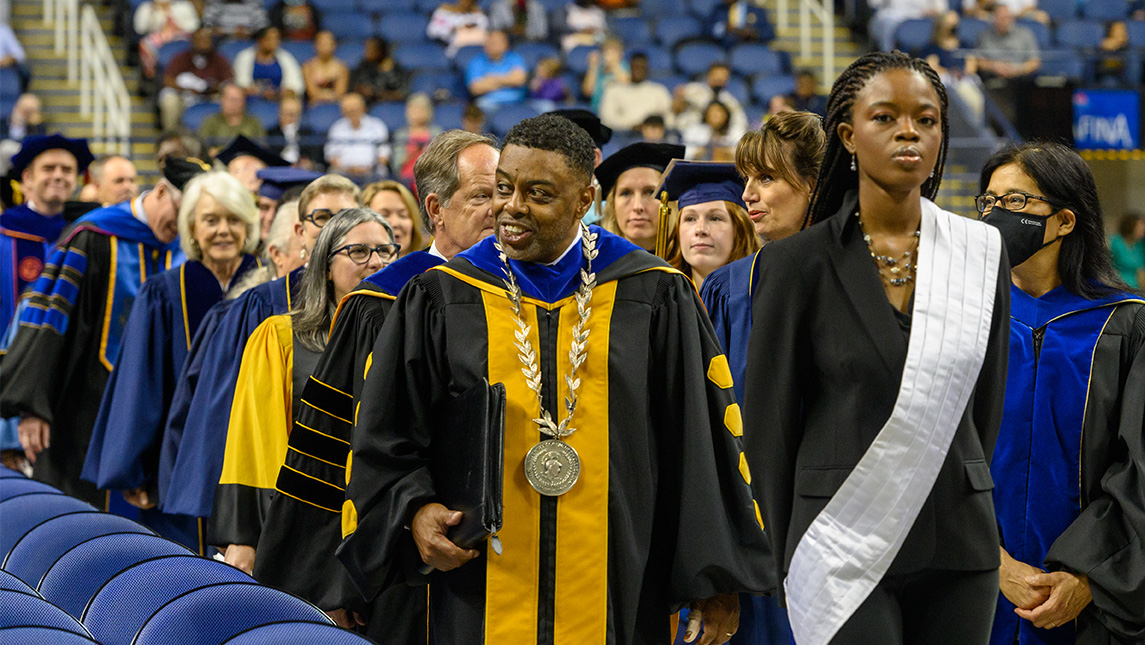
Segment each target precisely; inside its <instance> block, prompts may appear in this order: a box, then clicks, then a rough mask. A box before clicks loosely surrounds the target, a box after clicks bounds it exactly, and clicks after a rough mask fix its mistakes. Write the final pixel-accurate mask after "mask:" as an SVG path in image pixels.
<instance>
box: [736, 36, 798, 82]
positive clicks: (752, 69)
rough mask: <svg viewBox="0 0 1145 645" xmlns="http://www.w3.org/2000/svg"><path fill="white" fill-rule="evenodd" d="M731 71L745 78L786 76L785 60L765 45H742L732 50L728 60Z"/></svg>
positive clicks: (781, 54)
mask: <svg viewBox="0 0 1145 645" xmlns="http://www.w3.org/2000/svg"><path fill="white" fill-rule="evenodd" d="M728 64H729V66H730V67H731V70H732V71H733V72H735V73H736V74H739V75H741V76H745V77H753V76H756V75H759V74H762V75H764V76H778V75H780V74H786V73H787V70H788V65H787V59H786V57H785V56H784V55H783V53H781V52H777V51H772V50H770V49H768V47H767V45H760V44H758V43H744V44H742V45H736V46H735V47H733V48H732V50H731V53H730V56H729V58H728Z"/></svg>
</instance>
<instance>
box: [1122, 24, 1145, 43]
mask: <svg viewBox="0 0 1145 645" xmlns="http://www.w3.org/2000/svg"><path fill="white" fill-rule="evenodd" d="M1125 27H1126V28H1127V29H1128V31H1129V46H1130V47H1136V48H1139V49H1140V48H1145V20H1127V21H1126V22H1125Z"/></svg>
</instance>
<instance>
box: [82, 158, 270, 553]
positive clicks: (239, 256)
mask: <svg viewBox="0 0 1145 645" xmlns="http://www.w3.org/2000/svg"><path fill="white" fill-rule="evenodd" d="M177 225H178V228H179V234H180V245H181V246H182V248H183V252H184V253H185V254H186V256H187V262H186V263H185V264H183V265H182V266H179V267H177V268H174V269H170V270H168V271H165V272H163V273H159V274H157V275H155V276H152V277H150V278H148V280H147V282H146V283H144V285H143V287H142V288H141V289H140V291H139V296H138V297H137V298H136V300H135V303H134V304H133V305H132V307H131V314H130V316H129V318H128V320H127V325H126V327H125V328H124V338H130V339H132V342H130V343H123V344H122V346H121V348H120V355H119V358H118V360H117V362H116V369H115V370H114V371H113V372H112V373H111V376H110V378H109V380H108V383H107V389H105V390H104V394H103V401H102V403H101V405H100V409H99V416H98V417H97V418H96V423H95V426H94V427H93V429H92V438H91V443H90V444H89V445H88V452H87V458H86V461H85V463H84V470H83V478H84V479H86V480H88V481H91V482H93V483H95V484H96V485H97V486H99V488H101V489H106V490H120V491H123V495H124V498H125V499H126V500H127V501H128V502H129V503H131V504H133V505H134V506H137V507H139V508H140V509H142V510H141V513H140V520H141V521H142V522H143V523H144V524H146V525H147V526H149V527H151V528H152V529H154V530H155V531H156V532H157V533H159V534H160V535H162V536H164V537H167V538H170V539H172V540H175V541H178V542H181V543H182V544H184V545H186V546H187V547H189V548H191V549H194V550H196V551H198V552H200V553H202V552H203V549H204V548H205V545H203V544H202V543H201V542H202V531H201V529H202V526H201V525H200V521H201V520H200V519H199V518H193V517H189V516H185V515H171V514H167V513H162V512H160V511H159V510H158V509H156V508H155V507H156V504H157V503H158V502H159V500H160V498H162V497H163V495H164V493H165V491H163V490H160V488H159V478H158V470H159V453H160V451H159V447H160V445H161V443H162V439H163V430H164V426H165V422H166V420H167V413H168V411H169V408H170V406H171V401H172V398H173V397H174V393H175V387H176V384H177V381H178V379H177V378H176V377H177V376H178V375H179V374H180V372H181V371H182V369H183V364H184V363H185V362H186V359H187V355H188V352H189V350H190V347H191V339H192V338H194V336H195V332H196V330H197V329H198V327H199V324H200V323H201V322H202V320H203V317H204V316H205V315H206V313H207V310H208V309H210V308H211V307H212V306H213V305H214V304H215V303H217V302H219V301H220V300H222V298H223V294H225V293H226V291H227V289H229V288H230V286H231V285H232V284H233V283H235V282H236V281H238V280H239V279H240V278H241V277H242V276H243V275H244V274H246V273H247V272H248V271H249V270H251V269H253V268H255V267H257V266H259V264H260V262H259V260H258V259H257V258H256V257H255V256H254V255H252V254H251V252H252V251H253V250H254V248H255V246H257V245H258V232H259V229H258V209H257V207H256V206H255V203H254V198H253V197H252V196H251V194H250V191H247V190H245V189H244V188H243V186H242V184H241V183H239V181H238V180H237V179H235V178H234V177H231V176H230V175H228V174H227V173H225V172H208V173H203V174H201V175H198V176H197V177H195V178H194V179H192V180H191V182H190V183H189V184H187V187H186V189H185V190H184V192H183V201H182V204H181V206H180V208H179V216H178V221H177Z"/></svg>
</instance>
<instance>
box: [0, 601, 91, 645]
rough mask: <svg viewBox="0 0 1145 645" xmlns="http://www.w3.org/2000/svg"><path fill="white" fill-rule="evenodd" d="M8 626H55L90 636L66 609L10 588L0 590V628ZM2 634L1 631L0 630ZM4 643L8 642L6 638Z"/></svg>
mask: <svg viewBox="0 0 1145 645" xmlns="http://www.w3.org/2000/svg"><path fill="white" fill-rule="evenodd" d="M8 627H55V628H57V629H62V630H65V631H69V632H72V633H75V634H82V635H84V636H91V634H88V633H87V630H86V629H84V626H83V625H81V624H79V621H77V620H76V619H75V618H72V617H71V616H69V615H68V613H67V612H66V611H64V610H63V609H60V608H59V607H57V606H55V605H53V604H52V603H50V602H48V601H47V600H44V599H43V598H41V597H39V596H35V595H32V594H28V593H23V592H21V591H12V590H10V589H2V590H0V629H4V628H8ZM0 634H3V632H0ZM4 642H5V643H7V642H9V641H7V640H5V641H4Z"/></svg>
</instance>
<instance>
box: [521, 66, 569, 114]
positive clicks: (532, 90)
mask: <svg viewBox="0 0 1145 645" xmlns="http://www.w3.org/2000/svg"><path fill="white" fill-rule="evenodd" d="M560 71H561V59H559V58H556V57H553V58H546V59H544V60H541V61H540V62H538V63H537V71H536V74H535V75H534V76H533V80H531V81H529V100H530V101H532V103H533V105H534V106H535V107H536V108H537V109H538V110H540V111H541V112H550V111H552V110H555V109H557V105H558V104H561V103H568V102H569V101H570V100H572V94H570V93H569V88H568V85H566V84H565V79H563V78H561V76H560Z"/></svg>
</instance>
